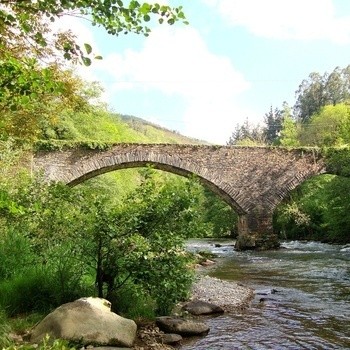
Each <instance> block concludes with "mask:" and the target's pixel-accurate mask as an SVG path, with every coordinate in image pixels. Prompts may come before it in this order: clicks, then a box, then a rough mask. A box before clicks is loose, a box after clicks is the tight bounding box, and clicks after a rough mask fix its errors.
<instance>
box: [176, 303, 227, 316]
mask: <svg viewBox="0 0 350 350" xmlns="http://www.w3.org/2000/svg"><path fill="white" fill-rule="evenodd" d="M183 309H184V310H186V311H188V312H189V313H190V314H192V315H211V314H222V313H224V309H223V308H221V307H220V306H218V305H215V304H211V303H208V302H206V301H202V300H193V301H190V302H188V303H187V304H185V305H184V306H183Z"/></svg>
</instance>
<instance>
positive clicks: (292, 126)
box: [279, 115, 300, 147]
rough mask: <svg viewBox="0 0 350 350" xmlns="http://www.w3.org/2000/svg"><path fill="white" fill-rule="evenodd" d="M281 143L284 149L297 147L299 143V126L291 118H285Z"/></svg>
mask: <svg viewBox="0 0 350 350" xmlns="http://www.w3.org/2000/svg"><path fill="white" fill-rule="evenodd" d="M279 143H280V145H281V146H284V147H297V146H299V145H300V142H299V126H298V124H297V122H296V121H294V120H293V119H292V117H290V116H288V115H287V116H285V117H284V119H283V122H282V130H281V133H280V138H279Z"/></svg>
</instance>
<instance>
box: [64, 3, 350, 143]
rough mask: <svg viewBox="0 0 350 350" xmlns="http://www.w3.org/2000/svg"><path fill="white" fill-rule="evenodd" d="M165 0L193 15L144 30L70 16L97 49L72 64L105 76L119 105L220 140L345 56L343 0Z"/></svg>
mask: <svg viewBox="0 0 350 350" xmlns="http://www.w3.org/2000/svg"><path fill="white" fill-rule="evenodd" d="M150 2H151V1H150ZM154 2H161V1H154ZM163 3H164V2H163ZM166 3H167V4H169V5H172V6H178V5H182V6H183V7H184V11H185V13H186V16H187V19H188V20H189V22H190V25H188V26H186V25H182V24H180V23H178V24H176V25H174V26H167V25H158V26H155V27H154V28H153V30H152V33H151V35H150V36H149V37H148V38H146V37H143V36H137V35H133V34H128V35H126V36H124V35H123V36H120V37H112V36H108V35H107V34H106V33H105V32H104V31H103V30H102V29H96V28H93V27H91V26H89V25H88V24H87V23H85V24H82V23H74V24H72V23H70V24H69V25H70V27H71V28H72V29H73V30H74V31H75V32H76V33H77V35H78V36H79V37H80V40H82V41H85V42H89V43H91V44H92V46H93V47H94V49H95V51H96V52H98V53H100V54H101V55H102V56H103V57H104V59H103V60H102V61H101V62H96V63H94V64H93V66H92V67H89V68H87V69H85V68H84V69H83V68H81V69H79V72H80V74H82V75H83V76H84V77H85V78H86V79H91V80H98V81H100V82H101V83H102V85H103V86H104V88H105V93H104V96H103V98H104V100H105V101H106V102H107V103H108V105H109V107H110V109H112V110H114V111H116V112H118V113H122V114H129V115H135V116H138V117H141V118H144V119H146V120H149V121H151V122H154V123H157V124H160V125H162V126H165V127H167V128H169V129H171V130H177V131H179V132H181V133H182V134H184V135H188V136H192V137H195V138H199V139H203V140H207V141H209V142H212V143H215V144H225V143H226V142H227V141H228V139H229V137H230V135H231V134H232V132H233V130H234V128H235V125H236V124H237V123H243V122H244V120H245V119H246V118H248V120H249V121H251V122H253V123H259V122H260V123H262V121H263V116H264V114H265V113H266V112H268V111H269V109H270V106H271V105H272V106H273V107H281V106H282V103H283V101H287V102H288V103H289V104H290V105H291V106H292V105H293V104H294V102H295V91H296V90H297V88H298V85H299V84H300V83H301V81H302V80H303V79H305V78H307V77H308V75H309V74H310V73H311V72H319V73H321V74H323V73H324V72H326V71H327V72H331V71H332V70H333V69H334V68H335V67H336V66H340V67H346V66H347V65H348V64H350V1H349V0H191V1H188V0H187V1H186V0H168V1H167V2H166Z"/></svg>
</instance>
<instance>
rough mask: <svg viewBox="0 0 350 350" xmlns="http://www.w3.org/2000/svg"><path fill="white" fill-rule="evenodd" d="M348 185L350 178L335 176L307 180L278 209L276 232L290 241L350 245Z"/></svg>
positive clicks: (349, 184)
mask: <svg viewBox="0 0 350 350" xmlns="http://www.w3.org/2000/svg"><path fill="white" fill-rule="evenodd" d="M349 186H350V180H349V179H347V178H342V177H337V176H334V175H322V176H318V177H314V178H312V179H310V180H308V181H306V182H305V183H303V184H302V185H301V186H300V187H299V188H298V189H296V190H294V191H293V192H292V193H291V200H290V201H288V202H285V203H283V204H281V205H280V206H279V207H278V208H277V211H276V213H275V214H276V215H275V229H276V231H278V232H279V233H280V235H281V237H282V238H287V239H309V240H310V239H312V240H320V241H327V242H338V243H346V242H349V239H350V222H349V220H348V215H347V212H348V210H349V201H348V198H347V197H348V195H347V194H348V193H349V192H348V191H349Z"/></svg>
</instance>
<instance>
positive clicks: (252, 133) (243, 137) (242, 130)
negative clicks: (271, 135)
mask: <svg viewBox="0 0 350 350" xmlns="http://www.w3.org/2000/svg"><path fill="white" fill-rule="evenodd" d="M264 143H265V135H264V132H263V130H262V128H261V127H260V126H259V125H253V124H252V123H250V122H249V120H248V118H247V119H246V120H245V121H244V123H243V124H236V127H235V130H234V131H233V133H232V135H231V136H230V139H229V140H228V142H227V145H240V146H256V145H262V144H264Z"/></svg>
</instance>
